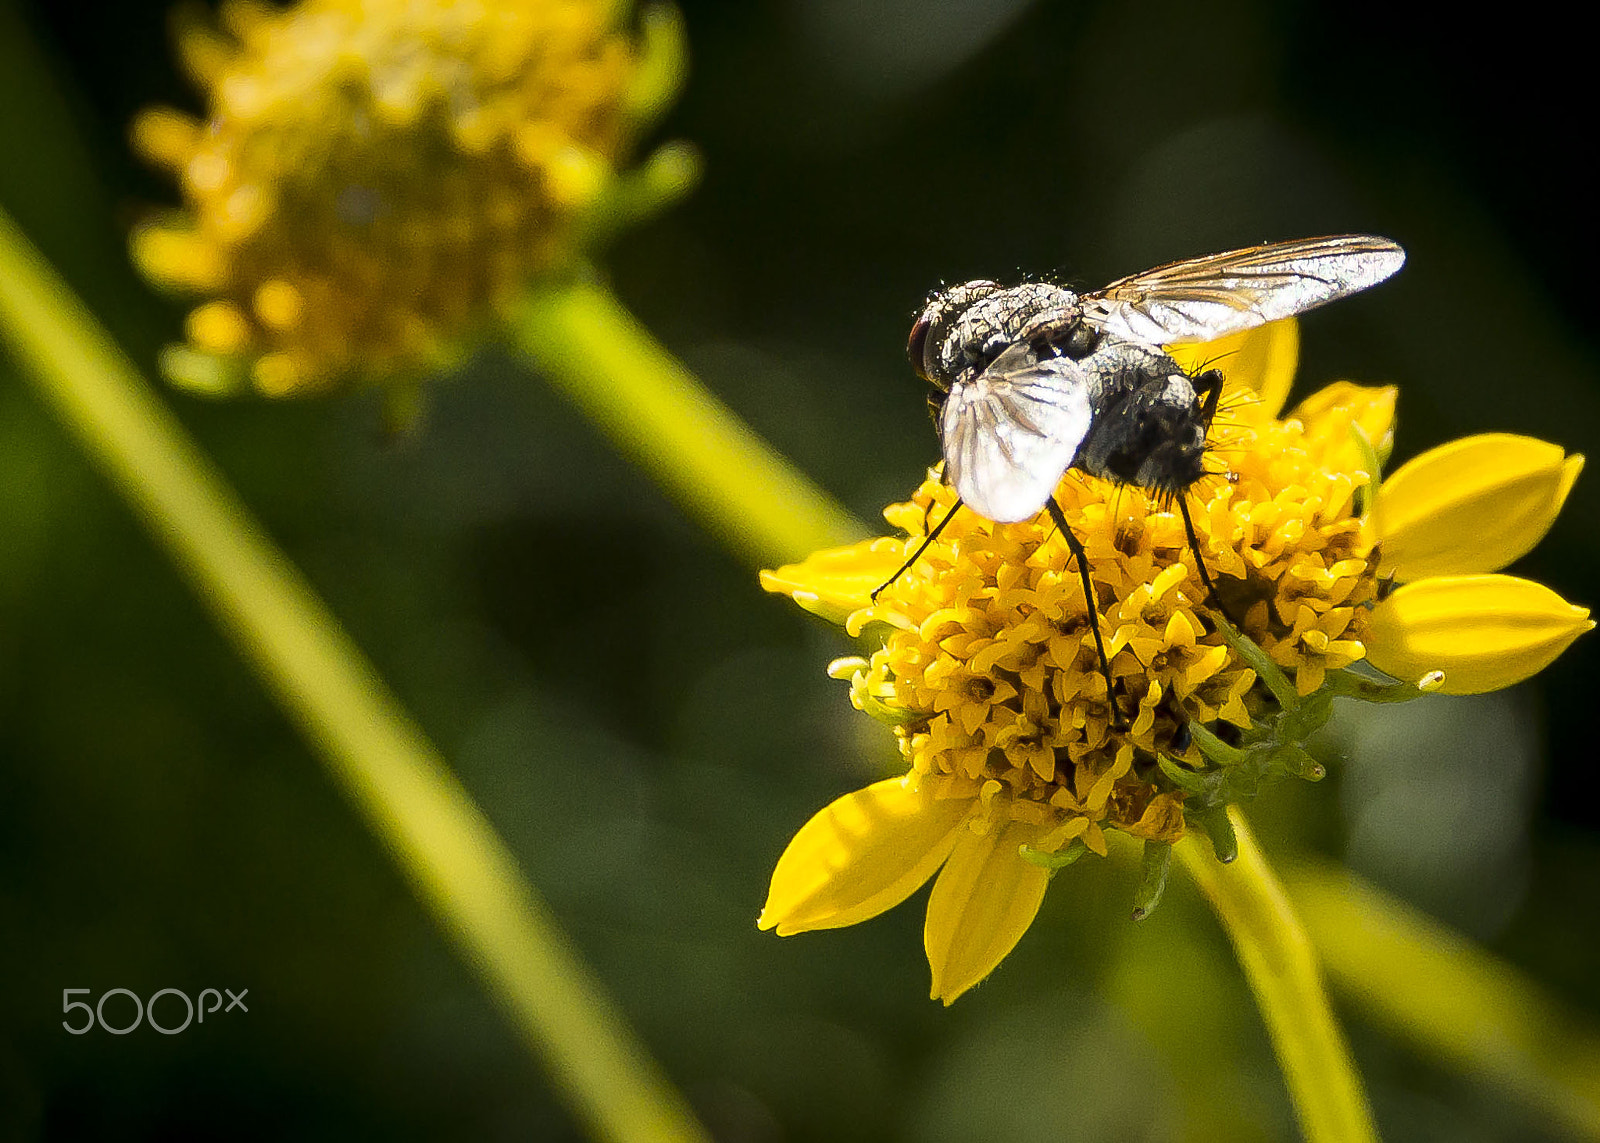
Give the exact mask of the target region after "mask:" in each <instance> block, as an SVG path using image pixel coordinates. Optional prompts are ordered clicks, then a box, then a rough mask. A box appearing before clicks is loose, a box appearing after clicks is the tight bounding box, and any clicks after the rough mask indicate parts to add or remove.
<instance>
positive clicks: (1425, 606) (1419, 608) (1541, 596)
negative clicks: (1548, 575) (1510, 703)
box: [1365, 575, 1594, 695]
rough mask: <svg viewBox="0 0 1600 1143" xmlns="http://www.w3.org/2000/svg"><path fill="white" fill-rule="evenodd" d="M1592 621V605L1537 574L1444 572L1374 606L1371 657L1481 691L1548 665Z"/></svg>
mask: <svg viewBox="0 0 1600 1143" xmlns="http://www.w3.org/2000/svg"><path fill="white" fill-rule="evenodd" d="M1593 626H1594V623H1593V622H1592V621H1591V620H1590V619H1589V611H1588V609H1587V608H1584V607H1574V606H1573V605H1572V604H1570V603H1568V602H1567V601H1566V600H1564V599H1562V598H1561V597H1560V596H1559V595H1557V594H1556V593H1555V592H1553V591H1551V590H1550V589H1549V588H1547V587H1545V586H1544V585H1543V584H1538V583H1534V582H1533V581H1532V580H1526V579H1518V578H1516V577H1515V576H1509V575H1466V576H1439V577H1435V578H1433V579H1425V580H1420V581H1419V582H1417V583H1412V584H1407V585H1406V586H1405V587H1402V588H1400V589H1399V590H1397V591H1396V592H1395V593H1394V594H1393V595H1391V596H1389V598H1388V599H1385V600H1384V601H1383V602H1382V603H1380V604H1378V606H1377V607H1375V608H1374V609H1373V611H1372V619H1371V622H1370V623H1369V624H1368V626H1367V634H1366V639H1365V642H1366V645H1367V661H1368V662H1370V663H1371V664H1372V665H1373V666H1374V667H1377V668H1378V670H1380V671H1383V672H1384V673H1385V674H1388V675H1392V676H1394V677H1395V678H1397V679H1399V680H1401V681H1402V682H1407V683H1420V682H1422V681H1423V679H1424V678H1425V677H1427V676H1428V675H1429V674H1431V673H1432V672H1435V671H1439V672H1443V674H1444V681H1443V683H1442V685H1440V686H1439V687H1438V688H1437V689H1438V690H1439V691H1440V693H1443V694H1447V695H1473V694H1482V693H1483V692H1485V691H1494V690H1499V689H1500V688H1501V687H1509V686H1511V685H1512V684H1513V683H1520V682H1521V681H1522V680H1523V679H1526V678H1529V677H1530V676H1532V675H1535V674H1537V673H1538V672H1540V671H1542V670H1544V668H1545V667H1547V666H1549V665H1550V663H1551V662H1553V661H1554V660H1555V657H1556V656H1557V655H1559V654H1561V652H1562V651H1564V650H1566V649H1567V647H1568V646H1569V645H1570V644H1571V643H1572V641H1573V640H1574V639H1576V638H1577V637H1578V636H1579V635H1582V634H1583V633H1584V632H1585V631H1588V630H1589V629H1590V628H1591V627H1593ZM1430 689H1431V688H1430Z"/></svg>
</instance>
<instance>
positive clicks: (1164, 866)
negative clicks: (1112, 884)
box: [1133, 841, 1172, 921]
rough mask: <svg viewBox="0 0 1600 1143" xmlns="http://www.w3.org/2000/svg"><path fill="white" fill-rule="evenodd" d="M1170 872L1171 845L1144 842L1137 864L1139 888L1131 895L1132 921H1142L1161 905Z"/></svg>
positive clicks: (1167, 842)
mask: <svg viewBox="0 0 1600 1143" xmlns="http://www.w3.org/2000/svg"><path fill="white" fill-rule="evenodd" d="M1171 870H1172V843H1171V842H1170V841H1146V842H1145V843H1144V855H1143V857H1142V858H1141V859H1140V862H1139V888H1138V889H1137V890H1135V891H1134V894H1133V919H1134V920H1135V921H1142V920H1144V919H1145V918H1146V917H1148V916H1149V915H1150V914H1151V913H1153V912H1155V911H1156V906H1157V905H1159V904H1161V894H1163V893H1164V892H1166V889H1167V874H1168V873H1169V872H1171Z"/></svg>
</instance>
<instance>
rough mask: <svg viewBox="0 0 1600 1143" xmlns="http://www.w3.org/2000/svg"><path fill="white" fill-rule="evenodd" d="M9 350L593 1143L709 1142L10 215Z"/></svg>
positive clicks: (391, 709) (427, 756)
mask: <svg viewBox="0 0 1600 1143" xmlns="http://www.w3.org/2000/svg"><path fill="white" fill-rule="evenodd" d="M0 340H3V341H4V342H6V343H7V344H8V345H9V346H10V347H11V350H12V352H13V353H14V354H15V355H16V357H17V359H18V361H19V362H20V363H21V364H22V366H23V373H24V374H25V375H26V376H28V377H29V378H30V379H31V380H32V381H33V382H34V383H35V384H36V385H37V387H38V390H39V392H40V394H41V395H42V396H43V397H44V398H45V400H46V401H47V402H48V403H49V404H50V405H51V407H52V408H54V410H55V411H56V413H57V415H58V416H60V418H61V419H62V421H63V422H64V423H65V424H66V426H67V427H68V429H69V430H70V431H71V432H72V433H73V434H74V435H75V436H76V437H77V438H78V440H79V442H80V444H81V445H82V446H83V448H84V449H85V451H86V452H87V453H88V454H89V455H90V456H91V457H92V458H93V459H94V461H95V462H96V463H97V464H98V465H99V466H100V467H101V468H102V469H103V470H104V471H105V473H106V475H107V476H108V477H109V478H110V479H111V481H112V483H113V484H114V485H115V487H116V488H117V490H118V491H119V492H120V493H121V494H122V495H123V496H125V497H126V498H127V499H128V501H129V502H130V504H132V506H133V507H134V509H135V510H136V511H137V512H138V513H139V515H140V516H141V517H143V519H144V521H145V523H146V524H147V526H148V527H149V528H150V530H151V531H152V532H153V533H154V534H155V536H156V538H157V539H158V540H159V541H160V542H161V543H162V544H164V545H165V546H166V548H167V549H168V551H169V553H170V554H171V556H172V558H173V559H174V561H175V562H176V563H177V565H178V566H179V568H181V569H182V571H183V572H184V574H185V575H187V576H188V577H189V579H190V581H191V582H192V583H193V585H194V587H195V589H196V591H197V592H198V594H199V596H200V598H201V599H202V600H203V601H204V602H205V604H206V605H207V606H208V607H209V608H211V610H212V611H213V613H214V614H215V616H216V618H217V619H218V621H219V622H220V624H221V626H222V628H223V629H224V631H226V632H227V634H228V635H229V636H231V637H232V638H233V639H234V641H235V642H236V643H237V644H238V646H239V648H240V650H241V651H242V652H243V654H244V656H245V658H246V660H247V661H248V662H249V663H250V665H251V666H252V667H253V668H254V669H255V670H256V671H257V673H258V674H259V675H260V676H261V678H262V679H263V681H264V682H265V683H266V685H267V686H268V688H269V689H270V690H271V691H272V693H273V694H274V695H275V696H276V697H277V699H278V701H279V702H280V703H281V704H282V706H283V708H284V710H285V711H286V712H287V713H288V715H289V717H290V718H291V719H292V720H293V721H294V722H295V724H296V725H298V726H299V728H300V730H301V732H302V733H304V734H305V736H306V737H307V738H308V739H309V740H310V742H311V743H312V745H313V746H314V747H315V749H316V750H317V752H318V753H319V754H320V755H321V757H322V759H323V761H324V762H325V763H326V764H327V766H328V768H329V771H330V772H331V773H332V775H333V777H334V779H335V780H336V781H337V782H338V783H339V785H340V786H341V787H342V788H343V789H344V791H345V793H346V794H347V795H348V796H349V797H350V799H351V800H352V801H353V802H354V803H355V805H356V808H357V809H358V810H359V812H360V813H361V814H362V816H363V817H364V818H365V819H366V821H367V824H368V826H369V827H370V828H371V829H372V830H373V832H374V833H375V834H376V835H377V836H378V837H379V838H380V839H381V840H382V841H383V843H384V844H385V845H386V846H387V847H388V848H389V850H390V852H391V854H392V855H393V857H394V859H395V861H396V863H397V864H398V865H399V866H400V869H401V871H402V872H403V873H404V875H405V876H406V878H407V879H408V880H409V881H410V883H411V885H412V887H413V889H414V890H415V892H416V893H417V896H418V898H419V899H420V900H421V901H422V903H423V905H424V906H425V907H426V908H427V909H428V910H429V911H430V912H432V914H433V916H434V918H435V919H436V920H437V922H438V923H439V924H440V926H441V927H442V928H443V929H444V930H445V932H446V933H447V934H448V935H449V937H450V939H451V940H453V941H454V942H455V944H456V946H457V948H458V950H459V951H460V953H461V955H462V956H463V958H464V959H465V960H466V961H467V962H468V964H470V965H471V967H472V968H473V970H474V971H476V972H477V973H478V974H479V975H480V976H481V977H482V978H483V982H484V984H485V985H486V986H487V987H488V989H489V990H490V992H491V993H492V994H493V995H494V996H495V997H496V999H497V1000H498V1001H499V1002H500V1003H501V1004H502V1005H503V1006H504V1008H505V1009H506V1011H507V1013H508V1015H509V1016H510V1018H511V1020H512V1021H513V1023H514V1025H515V1027H516V1029H517V1031H518V1032H519V1033H520V1035H521V1037H522V1039H523V1040H524V1041H526V1043H527V1044H528V1046H529V1047H530V1048H532V1049H533V1050H534V1052H535V1053H536V1054H537V1055H538V1057H539V1058H540V1060H541V1061H542V1063H543V1065H544V1066H545V1068H546V1069H547V1070H548V1072H549V1073H550V1076H551V1079H552V1082H553V1084H554V1087H555V1089H556V1091H557V1092H558V1094H559V1095H560V1096H561V1098H562V1099H564V1100H565V1101H566V1102H567V1104H568V1105H569V1107H570V1108H571V1110H572V1111H573V1113H574V1114H575V1115H576V1116H577V1117H578V1118H579V1119H580V1120H581V1121H582V1122H583V1123H584V1124H585V1125H586V1127H587V1128H588V1130H589V1131H590V1133H592V1134H593V1136H594V1137H595V1138H598V1139H605V1140H614V1141H618V1143H655V1141H658V1140H683V1141H690V1140H703V1139H705V1138H706V1136H705V1133H704V1131H703V1130H702V1129H701V1127H700V1126H699V1124H698V1123H696V1122H695V1120H694V1117H693V1115H692V1113H691V1112H690V1111H689V1109H688V1107H687V1106H686V1104H685V1103H684V1101H683V1099H682V1097H681V1096H680V1095H679V1094H678V1093H677V1092H676V1091H675V1090H674V1089H673V1088H672V1086H671V1085H670V1083H669V1082H668V1081H667V1079H666V1078H665V1076H664V1075H663V1073H662V1072H661V1070H660V1068H659V1067H658V1065H657V1064H656V1063H655V1062H654V1061H653V1060H652V1059H651V1058H650V1056H649V1054H648V1053H647V1051H646V1050H645V1048H644V1047H643V1045H642V1044H641V1043H639V1041H638V1040H637V1039H636V1038H635V1036H634V1034H633V1032H632V1031H631V1030H630V1029H629V1027H628V1026H627V1023H626V1021H625V1020H624V1018H623V1016H622V1014H621V1012H620V1011H619V1010H618V1009H617V1007H616V1006H615V1004H614V1003H613V1002H612V1001H611V1000H610V998H609V997H608V996H607V995H606V993H605V991H604V989H603V987H602V986H601V984H600V982H599V981H598V980H597V979H596V978H595V977H594V976H593V975H592V974H591V973H590V971H589V970H588V968H587V967H586V966H585V965H584V963H583V961H582V959H581V958H580V956H579V954H578V953H577V951H576V949H574V948H573V946H572V945H571V944H570V943H569V942H568V940H567V938H566V937H565V936H564V935H563V934H562V933H561V931H560V929H559V928H558V926H557V924H556V922H555V920H554V918H553V917H552V916H551V914H550V912H549V910H548V908H547V907H546V906H545V904H544V902H543V901H542V900H541V899H540V898H539V896H538V894H537V893H536V892H535V891H534V889H533V888H532V886H530V885H529V884H528V883H527V882H526V880H525V879H524V878H523V877H522V874H521V872H520V871H519V870H518V868H517V865H516V862H515V860H514V859H513V857H512V856H511V854H510V853H509V852H508V851H507V850H506V848H505V846H504V844H503V843H502V842H501V841H500V839H499V838H498V837H497V836H496V835H495V833H494V830H493V827H491V826H490V824H489V823H488V821H487V820H486V819H485V818H484V816H483V814H482V813H481V812H480V811H479V809H478V808H477V806H476V805H474V804H473V802H472V799H471V798H470V796H469V795H468V794H467V792H466V790H465V789H464V788H463V787H462V786H461V784H460V783H459V782H458V781H457V780H456V778H455V777H454V776H453V775H452V774H451V773H450V771H449V769H448V768H447V766H446V765H445V763H444V760H443V759H442V758H441V757H440V756H439V755H438V753H437V751H435V749H434V748H433V746H432V745H431V744H430V743H429V742H428V741H427V739H426V738H425V737H424V736H423V734H422V732H421V731H420V730H419V729H418V728H417V727H416V726H415V725H414V724H413V723H412V722H411V720H410V719H409V718H408V717H407V715H406V714H405V712H404V711H403V710H402V709H401V708H400V705H399V703H398V702H397V700H396V699H395V698H394V696H393V695H392V694H390V692H389V690H388V689H387V688H386V687H385V686H384V684H383V682H382V681H381V680H380V679H379V678H378V676H377V674H376V673H375V672H374V670H373V669H372V667H371V666H370V665H369V664H368V663H367V662H366V660H365V658H364V657H363V656H362V654H361V652H360V651H359V650H358V649H357V648H356V647H355V645H354V644H353V643H351V641H350V640H349V638H348V637H347V636H346V635H345V634H344V632H343V631H342V630H341V629H340V627H339V625H338V623H337V621H336V620H335V619H334V618H333V616H332V615H331V614H330V613H329V612H328V611H327V609H326V608H325V607H324V606H323V605H322V603H321V602H320V601H319V600H318V599H317V597H316V596H315V594H314V593H313V592H312V590H311V588H310V587H309V586H308V585H307V584H306V583H305V581H304V580H303V579H302V578H301V577H300V575H299V573H298V571H297V570H296V569H295V568H294V567H293V566H292V565H291V564H290V563H289V562H288V560H287V559H286V558H285V557H284V556H283V554H282V553H281V552H279V551H278V550H277V549H276V548H275V547H274V546H273V545H272V542H271V541H270V540H269V539H268V538H267V537H266V536H265V534H264V533H263V532H262V531H261V529H260V528H259V527H258V526H257V525H256V523H255V522H254V521H253V520H252V519H251V518H250V515H249V513H248V512H247V510H246V509H245V507H244V505H243V504H241V503H240V502H239V500H238V499H237V497H236V496H235V495H234V494H233V493H232V492H231V491H230V490H229V489H228V488H227V486H226V484H225V483H224V482H223V479H222V478H221V476H220V475H219V474H218V473H217V472H216V471H215V470H214V469H213V468H212V467H211V465H210V464H209V463H208V462H207V460H206V459H205V457H204V456H202V455H201V454H200V453H199V452H198V450H197V449H196V448H195V446H194V445H193V444H192V443H191V441H190V440H189V438H188V437H187V436H186V435H185V434H184V432H183V430H182V428H181V426H180V425H178V423H177V422H176V420H175V419H174V418H173V417H172V415H171V414H170V413H169V412H168V411H167V410H166V408H165V407H164V406H163V405H161V404H160V403H159V402H158V401H157V400H156V399H155V398H154V397H153V396H152V395H151V393H150V391H149V389H148V387H147V386H146V385H145V384H144V382H143V381H142V379H141V378H140V377H139V376H138V373H137V371H136V370H135V369H134V367H133V366H132V364H131V363H130V362H129V361H128V360H127V359H126V358H125V357H124V356H123V355H122V353H121V352H120V351H119V350H118V349H117V348H116V346H115V345H113V344H112V342H111V340H110V338H109V336H108V335H107V334H106V333H105V331H104V330H103V329H101V328H100V327H99V325H98V324H97V323H96V322H95V321H94V319H93V317H92V316H91V315H90V314H89V313H88V312H87V311H86V310H85V309H84V308H83V305H82V304H81V303H80V302H79V301H78V299H77V298H76V297H75V296H74V295H73V294H72V293H71V292H70V290H68V288H67V287H66V285H65V284H64V283H63V282H61V280H60V279H59V278H58V277H57V276H56V275H55V273H54V271H53V270H51V268H50V267H49V266H48V265H47V264H46V263H45V262H44V260H43V259H42V258H41V257H40V255H39V254H38V252H37V251H35V250H34V249H33V247H32V246H31V245H30V244H29V243H28V241H27V239H26V238H25V237H24V236H23V235H22V234H21V232H20V231H18V230H17V228H16V227H15V225H14V224H13V223H12V222H11V220H10V218H9V216H7V215H5V214H4V213H3V212H0Z"/></svg>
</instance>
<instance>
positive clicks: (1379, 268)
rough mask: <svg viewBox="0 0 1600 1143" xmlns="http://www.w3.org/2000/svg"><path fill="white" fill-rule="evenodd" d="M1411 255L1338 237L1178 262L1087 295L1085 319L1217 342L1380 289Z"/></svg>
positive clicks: (1383, 243)
mask: <svg viewBox="0 0 1600 1143" xmlns="http://www.w3.org/2000/svg"><path fill="white" fill-rule="evenodd" d="M1405 260H1406V252H1405V251H1404V250H1402V249H1400V247H1399V246H1398V245H1396V244H1395V243H1393V242H1391V241H1389V240H1388V239H1387V238H1375V237H1373V236H1371V235H1367V234H1339V235H1335V236H1333V237H1331V238H1307V239H1303V240H1301V241H1299V242H1278V243H1274V244H1272V245H1269V246H1251V247H1247V248H1246V249H1244V250H1230V251H1228V252H1227V253H1226V254H1211V255H1208V256H1207V257H1204V258H1191V259H1189V260H1188V261H1186V262H1172V263H1169V264H1168V265H1165V266H1157V267H1156V268H1155V269H1154V270H1146V271H1145V272H1144V273H1142V274H1135V275H1133V276H1132V277H1131V278H1123V279H1122V280H1121V281H1117V282H1113V283H1111V285H1109V286H1107V287H1106V288H1105V289H1104V290H1102V291H1100V292H1099V293H1098V294H1095V295H1092V296H1091V297H1088V298H1085V299H1084V317H1085V319H1087V320H1088V321H1090V322H1092V323H1093V324H1094V325H1095V326H1097V327H1098V328H1100V329H1103V330H1105V331H1106V332H1107V333H1111V334H1114V335H1115V336H1117V337H1122V338H1127V339H1129V340H1132V341H1142V342H1144V343H1145V344H1146V345H1177V344H1181V343H1183V342H1195V341H1214V340H1215V339H1217V338H1219V337H1221V336H1223V335H1224V334H1229V333H1237V332H1238V331H1239V330H1243V329H1250V328H1251V327H1252V326H1258V325H1263V324H1265V323H1266V322H1269V321H1277V320H1278V319H1279V318H1286V317H1289V316H1291V315H1293V314H1298V313H1304V312H1305V311H1306V310H1309V309H1314V308H1315V307H1317V306H1320V305H1324V304H1326V303H1328V302H1331V301H1335V300H1337V299H1339V298H1343V297H1346V296H1348V295H1350V294H1353V293H1356V292H1357V291H1359V290H1364V289H1366V288H1367V287H1368V286H1375V285H1377V284H1378V283H1379V282H1381V281H1383V280H1384V279H1385V278H1387V277H1388V276H1389V275H1391V274H1393V273H1394V272H1395V271H1396V270H1398V269H1400V266H1401V264H1402V263H1404V262H1405Z"/></svg>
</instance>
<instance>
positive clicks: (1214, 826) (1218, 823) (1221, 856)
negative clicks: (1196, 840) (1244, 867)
mask: <svg viewBox="0 0 1600 1143" xmlns="http://www.w3.org/2000/svg"><path fill="white" fill-rule="evenodd" d="M1184 816H1185V817H1186V818H1187V819H1188V820H1189V821H1191V822H1193V823H1194V824H1195V825H1198V826H1199V827H1200V828H1201V830H1203V831H1204V832H1205V835H1206V836H1207V837H1208V838H1210V839H1211V852H1212V853H1214V854H1216V855H1217V860H1218V861H1220V862H1222V864H1224V865H1228V864H1231V863H1232V862H1233V860H1234V858H1236V857H1238V856H1239V839H1238V838H1237V837H1236V836H1235V835H1234V832H1233V822H1232V821H1231V820H1230V819H1229V818H1228V807H1227V806H1212V807H1211V808H1210V809H1206V810H1200V811H1198V812H1195V813H1185V814H1184Z"/></svg>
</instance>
